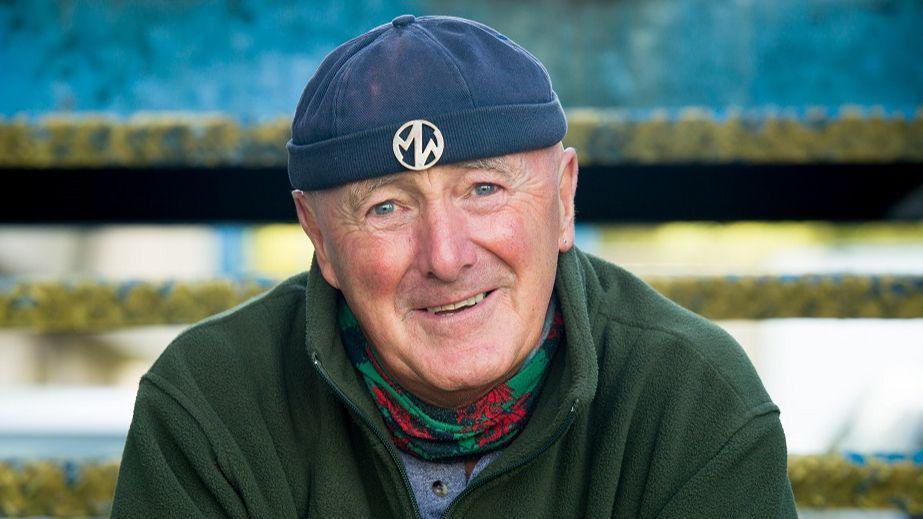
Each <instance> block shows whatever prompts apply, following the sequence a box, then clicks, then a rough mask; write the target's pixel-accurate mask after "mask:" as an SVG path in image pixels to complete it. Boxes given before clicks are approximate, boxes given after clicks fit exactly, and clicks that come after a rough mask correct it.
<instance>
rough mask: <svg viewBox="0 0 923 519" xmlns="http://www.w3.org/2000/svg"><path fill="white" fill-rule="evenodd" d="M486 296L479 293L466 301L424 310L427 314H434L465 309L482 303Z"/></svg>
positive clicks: (484, 293)
mask: <svg viewBox="0 0 923 519" xmlns="http://www.w3.org/2000/svg"><path fill="white" fill-rule="evenodd" d="M486 295H487V292H481V293H480V294H478V295H476V296H473V297H469V298H468V299H465V300H464V301H458V302H457V303H449V304H447V305H442V306H430V307H427V309H426V310H427V311H428V312H429V313H431V314H434V313H436V312H447V311H449V310H456V309H459V308H465V307H467V306H474V305H476V304H478V303H480V302H481V301H483V300H484V297H485V296H486Z"/></svg>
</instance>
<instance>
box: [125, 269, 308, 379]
mask: <svg viewBox="0 0 923 519" xmlns="http://www.w3.org/2000/svg"><path fill="white" fill-rule="evenodd" d="M305 280H306V273H302V274H299V275H297V276H294V277H291V278H289V279H287V280H285V281H283V282H281V283H280V284H278V285H276V286H275V287H273V288H272V289H270V290H269V291H267V292H265V293H263V294H261V295H259V296H256V297H254V298H252V299H250V300H248V301H245V302H244V303H241V304H240V305H238V306H235V307H234V308H231V309H229V310H226V311H224V312H221V313H219V314H216V315H214V316H211V317H209V318H207V319H204V320H202V321H200V322H198V323H195V324H193V325H192V326H190V327H189V328H187V329H185V330H183V331H182V332H181V333H180V334H179V335H178V336H177V337H176V338H175V339H174V340H173V341H172V342H171V343H170V344H169V345H168V346H167V347H166V349H165V350H164V351H163V353H162V354H161V355H160V357H159V358H158V359H157V361H156V362H155V363H154V364H153V366H152V367H151V369H150V370H149V371H148V373H147V374H146V375H145V377H144V378H143V379H142V381H148V382H153V383H155V385H158V386H175V387H178V388H181V389H180V390H181V391H182V392H184V393H187V392H189V390H190V388H194V389H196V390H197V391H195V392H199V391H201V392H203V393H205V392H212V391H218V392H220V391H221V390H222V388H227V387H229V386H233V385H236V387H240V385H241V384H242V383H243V382H246V380H247V379H255V378H257V377H267V375H271V373H272V372H273V371H276V370H277V369H278V367H279V366H280V363H278V360H279V358H280V357H281V356H283V355H286V354H288V353H289V352H288V351H287V350H290V349H293V347H294V348H297V346H295V345H293V344H292V341H293V339H294V338H295V337H299V335H300V337H302V338H303V337H304V334H303V330H304V304H305V303H304V290H305V289H304V286H305ZM302 346H303V344H302ZM301 350H302V351H304V348H303V347H302V348H301ZM161 389H166V388H165V387H161Z"/></svg>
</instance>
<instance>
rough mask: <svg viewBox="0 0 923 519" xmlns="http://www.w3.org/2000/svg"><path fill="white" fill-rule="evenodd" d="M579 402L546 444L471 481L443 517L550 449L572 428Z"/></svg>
mask: <svg viewBox="0 0 923 519" xmlns="http://www.w3.org/2000/svg"><path fill="white" fill-rule="evenodd" d="M579 403H580V399H579V398H577V399H575V400H574V403H573V404H572V405H571V406H570V412H569V413H568V415H567V421H565V422H564V423H563V424H561V426H560V427H558V430H557V431H555V432H554V434H553V435H552V436H551V438H549V439H548V441H547V442H545V444H544V445H542V446H541V447H540V448H539V449H537V450H535V451H533V452H532V454H531V455H530V456H529V457H528V458H526V459H524V460H522V461H521V462H519V463H517V464H515V465H513V466H512V467H507V468H506V469H505V470H503V471H502V472H498V473H496V474H493V475H492V476H491V477H489V478H484V479H477V480H475V481H474V482H473V483H471V484H470V485H468V486H466V487H465V489H464V490H462V491H461V493H460V494H458V495H457V496H455V499H454V500H453V501H452V504H450V505H449V507H448V508H446V510H445V512H443V513H442V519H446V518H447V517H449V515H451V513H452V511H453V510H454V509H455V508H456V507H457V505H458V503H459V501H461V500H462V499H463V498H464V497H465V496H467V495H468V494H470V493H472V492H474V491H475V490H476V489H478V488H479V487H481V486H483V485H484V484H486V483H487V482H489V481H493V480H495V479H497V478H498V477H500V476H502V475H504V474H507V473H509V472H512V471H514V470H516V469H518V468H519V467H522V466H523V465H527V464H529V463H531V462H532V460H534V459H535V458H537V457H539V456H541V455H542V453H544V452H545V451H546V450H548V448H549V447H551V446H552V445H553V444H554V442H556V441H558V438H560V437H561V436H563V435H564V433H565V432H567V430H568V429H570V426H571V425H572V424H573V423H574V419H575V418H576V417H577V405H578V404H579Z"/></svg>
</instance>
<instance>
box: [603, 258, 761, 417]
mask: <svg viewBox="0 0 923 519" xmlns="http://www.w3.org/2000/svg"><path fill="white" fill-rule="evenodd" d="M587 258H588V261H589V264H590V265H591V266H592V270H593V273H594V275H595V278H596V279H597V280H598V281H597V288H596V290H598V304H597V312H596V317H595V322H594V328H596V329H597V345H598V348H599V351H598V354H599V361H600V363H601V365H600V371H601V373H600V375H601V377H602V376H604V375H606V374H607V375H609V376H612V375H614V373H613V370H615V369H617V368H616V367H615V366H608V368H609V369H604V368H605V367H607V366H605V365H606V363H612V362H616V363H619V364H621V365H624V364H625V363H634V364H636V365H637V366H638V367H639V369H640V371H641V372H642V373H646V374H647V375H648V376H649V377H650V379H651V380H659V382H658V386H659V387H660V388H662V390H664V391H670V390H673V391H676V392H678V393H682V392H685V391H688V390H689V389H690V387H689V386H690V385H698V384H707V385H708V386H709V389H711V390H714V391H721V392H722V393H723V394H724V395H725V397H726V398H728V399H730V400H733V404H734V406H735V407H738V408H739V409H740V410H741V412H747V410H752V409H754V408H760V407H761V406H763V405H764V404H766V403H769V404H770V405H771V402H770V399H769V396H768V395H767V394H766V391H765V389H764V388H763V385H762V382H761V381H760V379H759V376H758V375H757V373H756V370H755V369H754V368H753V365H752V363H751V362H750V360H749V358H748V357H747V354H746V353H745V352H744V350H743V349H742V348H741V346H740V345H739V344H738V342H737V341H736V340H735V339H734V338H733V337H731V335H730V334H728V333H727V332H726V331H725V330H724V329H722V328H721V327H720V326H719V325H717V324H716V323H714V322H712V321H710V320H708V319H706V318H704V317H702V316H700V315H698V314H695V313H693V312H691V311H689V310H686V309H685V308H683V307H681V306H679V305H678V304H676V303H674V302H673V301H671V300H669V299H667V298H666V297H664V296H663V295H662V294H660V293H659V292H657V291H656V290H655V289H654V288H652V287H651V286H650V285H648V284H647V283H645V282H644V281H643V280H641V279H639V278H638V277H637V276H635V275H633V274H632V273H630V272H628V271H627V270H625V269H623V268H621V267H619V266H617V265H614V264H612V263H609V262H607V261H605V260H602V259H599V258H595V257H593V256H589V255H588V256H587ZM673 396H676V395H673Z"/></svg>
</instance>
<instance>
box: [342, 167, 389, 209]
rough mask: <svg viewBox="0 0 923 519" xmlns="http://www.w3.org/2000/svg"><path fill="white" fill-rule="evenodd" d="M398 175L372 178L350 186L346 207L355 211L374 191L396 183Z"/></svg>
mask: <svg viewBox="0 0 923 519" xmlns="http://www.w3.org/2000/svg"><path fill="white" fill-rule="evenodd" d="M398 175H400V173H395V174H392V175H385V176H383V177H377V178H372V179H369V180H365V181H363V182H359V183H358V184H356V185H355V186H352V187H351V188H350V189H349V191H348V192H347V193H346V205H347V207H349V208H350V209H353V210H355V209H357V208H358V207H359V206H361V205H362V204H363V203H364V202H365V201H366V199H368V197H369V196H371V195H372V193H373V192H375V190H376V189H378V188H381V187H384V186H387V185H389V184H393V183H394V182H397V180H398V178H397V176H398Z"/></svg>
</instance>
